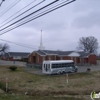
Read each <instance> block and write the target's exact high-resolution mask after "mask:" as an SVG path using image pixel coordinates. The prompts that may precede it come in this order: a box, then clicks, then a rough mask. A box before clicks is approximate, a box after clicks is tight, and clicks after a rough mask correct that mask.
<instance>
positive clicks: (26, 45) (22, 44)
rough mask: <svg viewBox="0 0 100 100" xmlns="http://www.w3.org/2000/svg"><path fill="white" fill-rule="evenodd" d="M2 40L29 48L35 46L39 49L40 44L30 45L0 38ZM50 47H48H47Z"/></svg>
mask: <svg viewBox="0 0 100 100" xmlns="http://www.w3.org/2000/svg"><path fill="white" fill-rule="evenodd" d="M0 40H1V41H5V42H7V43H8V42H9V43H12V44H15V45H19V46H25V47H28V48H32V49H33V47H34V49H37V48H38V47H39V46H35V45H30V44H25V43H19V42H13V41H8V40H4V39H0ZM46 48H48V47H46ZM48 49H51V50H52V49H54V48H48Z"/></svg>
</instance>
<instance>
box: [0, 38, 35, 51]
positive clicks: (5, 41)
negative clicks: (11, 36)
mask: <svg viewBox="0 0 100 100" xmlns="http://www.w3.org/2000/svg"><path fill="white" fill-rule="evenodd" d="M0 40H1V41H5V42H7V43H12V44H15V45H18V46H22V47H26V48H30V49H37V48H33V47H29V46H26V45H22V44H19V43H14V42H11V41H8V40H3V39H0Z"/></svg>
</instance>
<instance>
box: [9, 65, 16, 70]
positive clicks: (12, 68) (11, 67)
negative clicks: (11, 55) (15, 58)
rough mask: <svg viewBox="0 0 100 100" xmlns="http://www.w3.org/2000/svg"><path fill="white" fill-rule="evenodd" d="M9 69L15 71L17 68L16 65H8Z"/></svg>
mask: <svg viewBox="0 0 100 100" xmlns="http://www.w3.org/2000/svg"><path fill="white" fill-rule="evenodd" d="M9 69H10V70H12V71H15V70H16V69H17V67H16V66H10V67H9Z"/></svg>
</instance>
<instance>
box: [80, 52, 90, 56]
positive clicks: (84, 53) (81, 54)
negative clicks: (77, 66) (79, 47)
mask: <svg viewBox="0 0 100 100" xmlns="http://www.w3.org/2000/svg"><path fill="white" fill-rule="evenodd" d="M78 53H79V54H80V57H88V56H89V55H90V54H91V53H87V52H78Z"/></svg>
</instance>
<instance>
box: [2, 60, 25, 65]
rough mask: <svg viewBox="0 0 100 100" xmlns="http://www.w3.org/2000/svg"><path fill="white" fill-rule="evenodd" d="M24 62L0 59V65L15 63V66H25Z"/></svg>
mask: <svg viewBox="0 0 100 100" xmlns="http://www.w3.org/2000/svg"><path fill="white" fill-rule="evenodd" d="M25 64H26V63H25V62H19V61H15V62H14V61H4V60H0V65H17V66H25Z"/></svg>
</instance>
